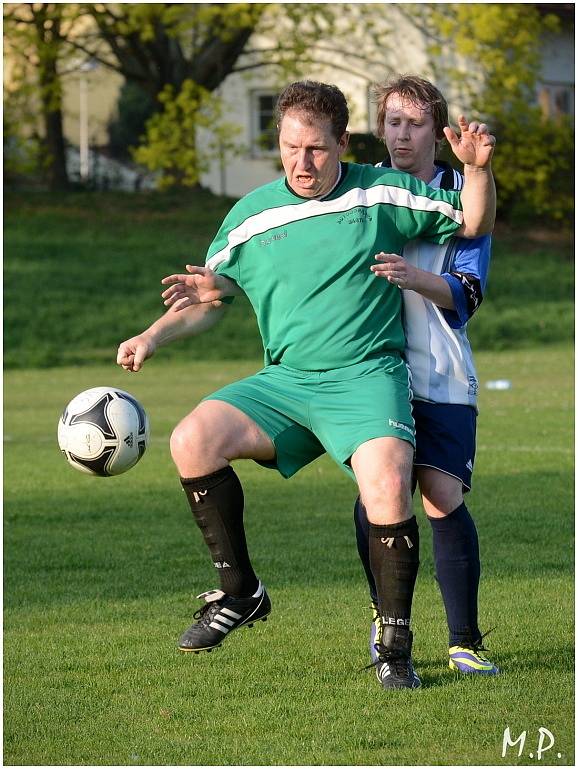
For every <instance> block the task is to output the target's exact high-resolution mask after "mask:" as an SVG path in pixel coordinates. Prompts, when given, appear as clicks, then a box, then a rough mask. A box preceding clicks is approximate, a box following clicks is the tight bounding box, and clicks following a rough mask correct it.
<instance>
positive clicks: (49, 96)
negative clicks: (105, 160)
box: [33, 3, 69, 191]
mask: <svg viewBox="0 0 578 769" xmlns="http://www.w3.org/2000/svg"><path fill="white" fill-rule="evenodd" d="M60 13H61V9H60V8H58V6H55V4H53V3H52V4H51V3H44V4H42V5H41V7H40V8H39V9H36V8H33V16H34V23H35V26H36V47H37V53H38V60H39V72H38V76H39V81H40V99H41V103H42V120H43V123H44V140H43V143H44V147H45V150H46V152H45V156H44V167H43V171H44V175H45V178H46V181H47V183H48V186H49V187H50V189H51V190H53V191H58V190H63V189H66V188H67V187H68V186H69V181H68V173H67V170H66V148H65V144H64V131H63V128H62V89H61V84H60V77H59V75H58V65H57V59H58V46H59V43H60V42H61V40H62V39H61V37H60ZM47 22H50V23H47Z"/></svg>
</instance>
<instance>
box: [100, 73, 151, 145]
mask: <svg viewBox="0 0 578 769" xmlns="http://www.w3.org/2000/svg"><path fill="white" fill-rule="evenodd" d="M157 109H158V104H157V103H156V102H155V100H154V99H153V98H152V96H151V95H150V94H149V93H148V92H147V91H145V90H143V88H142V87H141V86H140V85H138V84H137V83H134V82H131V81H125V82H124V83H123V85H122V88H121V89H120V95H119V98H118V103H117V114H116V116H115V117H114V119H113V120H111V121H110V123H109V124H108V137H109V143H108V146H109V150H110V152H111V154H112V156H113V157H118V158H121V159H123V160H125V159H128V158H130V157H131V152H130V151H131V148H133V147H136V146H137V145H138V143H139V140H140V139H141V137H142V135H143V134H144V132H145V125H146V122H147V120H148V119H149V118H150V117H151V116H152V115H153V114H154V113H155V111H156V110H157Z"/></svg>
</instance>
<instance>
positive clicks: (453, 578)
mask: <svg viewBox="0 0 578 769" xmlns="http://www.w3.org/2000/svg"><path fill="white" fill-rule="evenodd" d="M376 101H377V105H378V115H377V134H378V136H379V137H380V138H382V139H383V140H384V142H385V145H386V147H387V150H388V153H389V160H388V161H384V163H382V164H380V165H383V166H392V167H393V168H396V169H398V170H403V171H406V172H407V173H410V174H412V175H413V176H415V177H417V178H420V179H421V180H422V181H425V182H426V183H427V184H428V185H429V186H431V187H435V188H437V189H450V190H460V189H461V188H462V185H463V177H462V175H461V174H460V173H458V172H457V171H455V170H454V169H452V168H451V167H450V166H449V165H448V164H446V163H443V162H441V161H439V160H437V153H438V148H439V145H440V143H441V141H442V140H443V137H444V135H443V126H445V125H447V120H448V108H447V103H446V101H445V99H444V97H443V95H442V94H441V93H440V91H439V90H438V89H437V88H436V87H435V86H434V85H433V84H432V83H430V82H429V81H427V80H423V79H422V78H418V77H415V76H410V75H405V76H401V77H398V78H396V79H394V80H392V81H390V82H389V83H388V84H387V85H385V86H379V87H377V88H376ZM376 259H377V261H378V264H376V265H375V266H374V267H372V270H373V272H374V273H375V275H376V276H378V277H381V278H385V279H387V280H388V281H389V282H390V283H392V284H394V285H397V286H398V287H399V288H401V289H403V291H402V296H403V311H404V328H405V333H406V348H405V359H406V361H407V363H408V365H409V368H410V371H411V388H412V392H413V416H414V419H415V426H416V455H415V460H414V483H415V482H417V485H418V486H419V489H420V493H421V497H422V501H423V505H424V509H425V512H426V514H427V517H428V520H429V521H430V524H431V526H432V533H433V547H434V560H435V567H436V576H437V580H438V583H439V586H440V590H441V594H442V598H443V601H444V605H445V610H446V616H447V622H448V628H449V665H450V668H452V669H453V670H456V671H460V672H463V673H474V674H481V675H494V674H496V673H497V672H498V668H497V667H496V666H495V665H494V664H493V663H491V662H490V661H489V660H488V659H487V658H486V657H485V656H483V655H482V654H481V651H483V649H482V646H481V640H482V634H481V632H480V629H479V626H478V585H479V579H480V556H479V548H478V536H477V531H476V526H475V524H474V521H473V519H472V517H471V516H470V513H469V512H468V509H467V507H466V505H465V502H464V493H465V492H467V491H469V490H470V488H471V478H472V470H473V464H474V457H475V436H476V416H477V406H476V400H477V399H476V396H477V392H478V379H477V375H476V369H475V366H474V361H473V357H472V351H471V348H470V344H469V341H468V338H467V334H466V324H467V321H468V320H469V319H470V318H471V317H472V315H473V314H474V312H475V311H476V310H477V308H478V307H479V306H480V303H481V301H482V298H483V292H484V289H485V285H486V279H487V274H488V267H489V262H490V236H489V235H488V236H484V237H482V238H478V239H475V240H466V239H463V238H458V237H454V238H452V239H450V240H449V241H447V242H446V243H444V244H442V245H439V244H434V243H428V242H426V241H424V240H415V241H412V242H410V243H408V244H407V245H406V246H404V248H403V252H402V256H399V255H396V254H379V255H378V256H377V257H376ZM355 523H356V533H357V543H358V550H359V554H360V557H361V560H362V562H363V564H364V567H365V570H366V574H367V578H368V582H369V587H370V593H371V599H372V609H373V615H374V619H373V623H372V628H371V635H370V651H371V655H372V658H373V659H374V660H375V659H377V652H376V650H375V644H376V642H377V643H379V637H380V635H381V627H380V622H381V620H380V614H379V612H378V611H377V601H376V598H377V593H376V591H375V586H374V581H373V577H372V574H371V569H370V565H369V530H368V524H367V519H366V515H365V511H364V508H363V505H362V503H361V502H360V500H359V498H358V500H357V502H356V506H355Z"/></svg>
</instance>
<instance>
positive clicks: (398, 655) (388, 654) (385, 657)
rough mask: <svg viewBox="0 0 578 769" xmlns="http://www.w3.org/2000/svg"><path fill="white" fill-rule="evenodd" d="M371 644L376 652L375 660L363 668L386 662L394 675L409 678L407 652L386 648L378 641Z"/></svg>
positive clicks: (409, 668)
mask: <svg viewBox="0 0 578 769" xmlns="http://www.w3.org/2000/svg"><path fill="white" fill-rule="evenodd" d="M373 646H374V648H375V651H376V652H377V659H376V660H375V662H371V663H370V664H369V665H366V666H365V667H364V668H363V670H369V668H374V667H377V666H378V665H383V663H384V662H386V663H387V664H388V665H389V667H390V668H391V670H392V671H393V673H394V675H396V676H399V677H401V678H409V676H410V675H411V662H410V658H409V657H408V655H407V654H405V653H404V652H403V651H398V650H395V649H388V648H387V646H384V645H383V644H382V643H380V642H379V641H376V643H375V644H374V645H373Z"/></svg>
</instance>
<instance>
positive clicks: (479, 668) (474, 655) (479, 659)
mask: <svg viewBox="0 0 578 769" xmlns="http://www.w3.org/2000/svg"><path fill="white" fill-rule="evenodd" d="M482 651H486V649H484V647H483V646H482V645H481V642H480V643H472V644H464V645H463V646H450V650H449V655H450V663H449V664H450V669H451V670H456V671H457V672H458V673H473V674H474V675H480V676H495V675H497V674H498V673H499V672H500V669H499V668H498V666H497V665H494V663H493V662H490V660H489V659H488V658H487V657H484V656H483V655H482V654H480V652H482Z"/></svg>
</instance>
